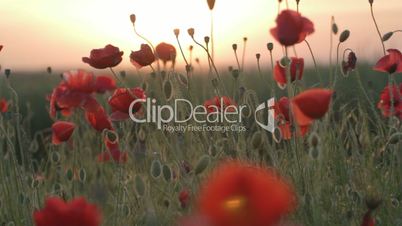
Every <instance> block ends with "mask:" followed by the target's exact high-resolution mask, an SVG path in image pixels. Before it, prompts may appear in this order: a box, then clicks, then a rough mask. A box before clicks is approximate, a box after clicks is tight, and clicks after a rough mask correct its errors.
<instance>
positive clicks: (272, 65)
mask: <svg viewBox="0 0 402 226" xmlns="http://www.w3.org/2000/svg"><path fill="white" fill-rule="evenodd" d="M269 58H270V59H271V74H272V76H274V58H273V56H272V50H269ZM268 82H270V78H269V76H268ZM271 84H272V90H271V92H272V96H273V97H275V83H274V82H273V81H272V82H271Z"/></svg>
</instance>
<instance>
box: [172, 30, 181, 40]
mask: <svg viewBox="0 0 402 226" xmlns="http://www.w3.org/2000/svg"><path fill="white" fill-rule="evenodd" d="M173 33H174V35H175V36H176V38H177V37H179V34H180V30H179V29H177V28H176V29H174V30H173Z"/></svg>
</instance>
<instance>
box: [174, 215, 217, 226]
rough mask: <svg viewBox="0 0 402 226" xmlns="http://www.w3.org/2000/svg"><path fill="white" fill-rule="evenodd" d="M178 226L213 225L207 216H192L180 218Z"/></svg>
mask: <svg viewBox="0 0 402 226" xmlns="http://www.w3.org/2000/svg"><path fill="white" fill-rule="evenodd" d="M178 226H212V224H211V222H210V221H209V220H208V218H207V217H205V216H201V215H192V216H186V217H182V218H180V219H179V221H178Z"/></svg>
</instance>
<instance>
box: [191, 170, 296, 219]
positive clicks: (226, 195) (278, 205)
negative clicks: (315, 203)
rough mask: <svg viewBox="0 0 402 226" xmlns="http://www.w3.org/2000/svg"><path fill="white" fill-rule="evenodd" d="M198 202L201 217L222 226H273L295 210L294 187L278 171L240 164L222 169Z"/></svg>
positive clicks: (211, 178) (204, 189)
mask: <svg viewBox="0 0 402 226" xmlns="http://www.w3.org/2000/svg"><path fill="white" fill-rule="evenodd" d="M198 201H199V203H198V209H199V212H200V214H201V215H202V216H206V217H207V218H208V219H209V220H210V221H211V222H212V225H219V226H233V225H236V226H249V225H253V226H272V225H275V224H276V223H278V221H279V220H280V219H281V218H282V217H283V216H284V215H286V214H288V213H289V212H290V211H292V210H293V209H294V208H295V194H294V192H293V191H292V188H291V187H290V186H289V184H287V183H286V182H285V181H284V180H283V179H281V178H280V177H279V176H278V174H277V173H276V172H273V171H271V170H268V169H265V168H261V167H258V166H252V165H248V164H244V163H240V162H226V163H224V164H222V165H221V166H219V167H218V168H217V169H216V170H215V172H214V173H213V174H212V176H211V177H210V178H209V179H208V181H207V182H206V183H205V184H204V186H203V187H202V188H201V191H200V195H199V200H198Z"/></svg>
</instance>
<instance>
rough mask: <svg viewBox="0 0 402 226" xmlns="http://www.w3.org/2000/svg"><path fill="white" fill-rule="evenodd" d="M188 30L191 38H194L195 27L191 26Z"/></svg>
mask: <svg viewBox="0 0 402 226" xmlns="http://www.w3.org/2000/svg"><path fill="white" fill-rule="evenodd" d="M187 32H188V35H190V37H191V38H194V28H189V29H188V30H187Z"/></svg>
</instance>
